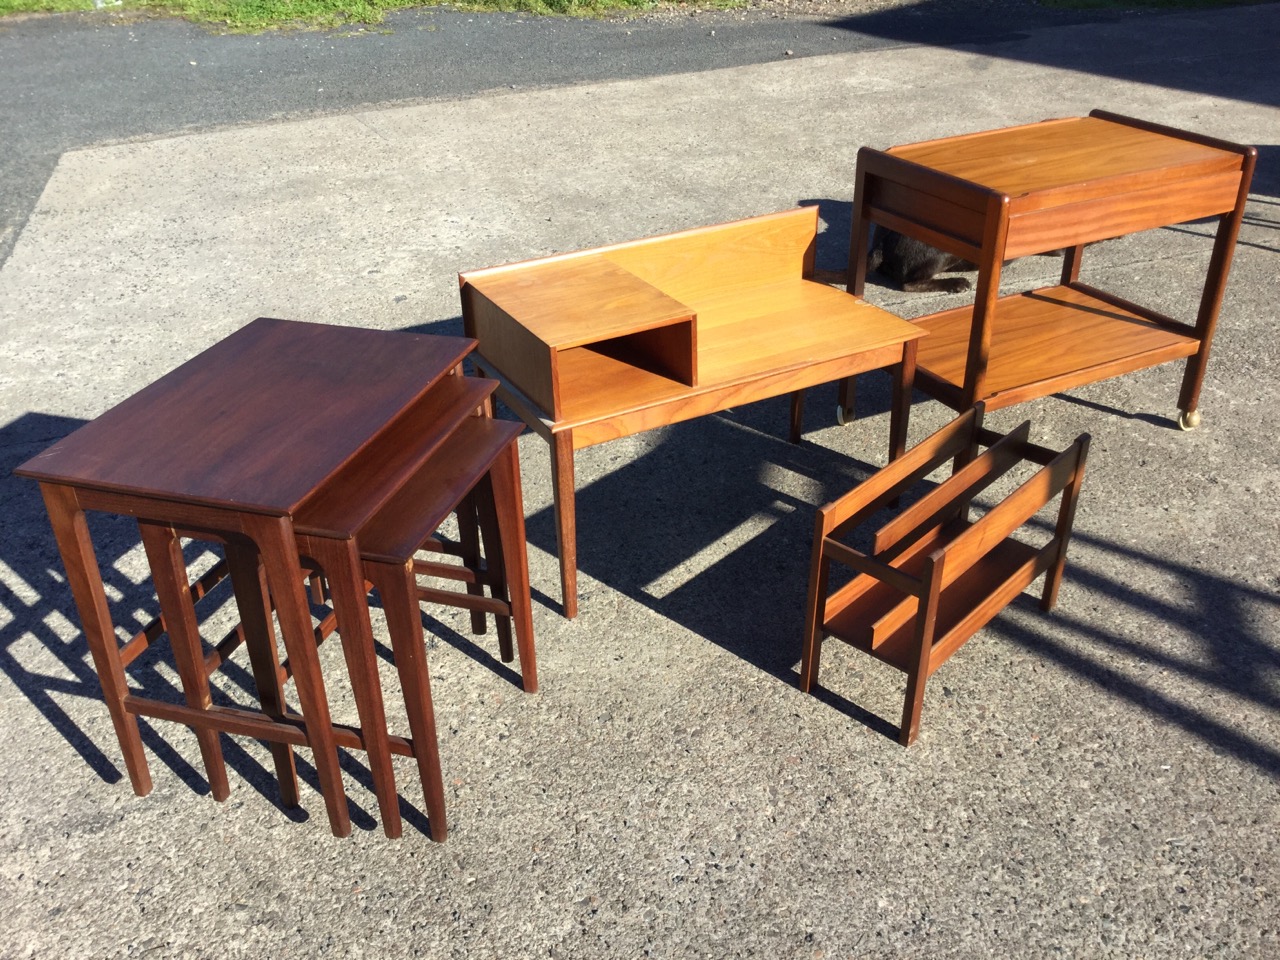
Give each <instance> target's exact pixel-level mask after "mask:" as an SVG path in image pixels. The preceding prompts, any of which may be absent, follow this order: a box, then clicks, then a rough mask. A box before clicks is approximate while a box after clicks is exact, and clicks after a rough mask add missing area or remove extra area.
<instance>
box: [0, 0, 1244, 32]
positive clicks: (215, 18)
mask: <svg viewBox="0 0 1280 960" xmlns="http://www.w3.org/2000/svg"><path fill="white" fill-rule="evenodd" d="M100 2H103V3H104V9H107V10H110V11H114V12H118V13H138V14H144V15H145V14H155V15H161V16H166V15H167V16H175V17H185V18H186V19H188V20H192V21H194V22H196V23H203V24H208V25H210V26H214V27H217V28H220V29H223V30H230V31H255V30H270V29H275V28H280V27H295V28H296V27H313V28H314V27H337V26H343V25H348V24H350V25H356V24H376V23H381V22H382V18H383V16H384V15H385V14H386V12H387V11H388V10H401V9H404V8H405V7H414V6H421V5H422V0H418V2H417V3H415V2H413V0H123V3H121V4H118V5H115V4H111V5H106V4H110V2H111V0H100ZM741 2H742V0H692V2H691V3H690V5H691V6H693V5H695V4H696V5H698V6H703V7H719V8H724V7H733V6H738V5H740V4H741ZM1040 2H1041V3H1043V4H1045V5H1046V6H1054V7H1071V8H1075V9H1088V10H1099V9H1113V10H1114V9H1119V10H1132V9H1134V8H1138V7H1142V8H1166V9H1173V8H1185V7H1231V6H1241V5H1243V4H1249V3H1263V2H1268V0H1040ZM655 3H656V0H455V2H453V3H452V5H453V6H455V7H459V8H461V9H464V10H502V11H508V12H524V13H539V14H561V15H567V16H597V15H599V14H602V13H608V12H610V11H626V10H637V9H644V8H646V7H652V6H654V5H655ZM93 9H95V5H94V0H0V17H3V16H5V15H6V14H14V13H67V12H72V11H80V10H93Z"/></svg>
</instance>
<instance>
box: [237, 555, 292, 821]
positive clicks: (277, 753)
mask: <svg viewBox="0 0 1280 960" xmlns="http://www.w3.org/2000/svg"><path fill="white" fill-rule="evenodd" d="M227 566H228V567H229V568H230V571H231V585H232V591H233V592H234V593H235V598H236V609H238V610H239V611H240V623H241V625H242V626H243V628H244V645H245V648H246V649H247V650H248V651H249V663H250V665H251V667H252V669H253V681H254V685H255V686H256V687H257V689H258V702H259V703H261V704H262V711H263V713H265V714H266V715H267V716H269V717H272V718H273V719H277V720H278V719H280V718H282V717H284V715H285V699H284V685H283V684H282V683H281V679H280V655H279V650H278V649H277V647H276V634H275V627H274V626H273V625H272V621H271V600H270V598H269V597H268V595H267V587H266V584H265V583H263V572H262V565H261V564H260V563H259V562H258V552H257V550H255V549H254V548H253V545H252V544H250V543H247V542H243V543H241V542H236V541H233V540H228V542H227ZM270 749H271V758H272V760H273V761H274V762H275V768H276V781H277V782H278V783H279V785H280V802H281V803H283V804H284V805H285V806H286V807H296V806H298V804H299V803H300V802H301V798H300V797H299V795H298V771H297V767H296V766H295V763H294V759H293V748H292V747H290V746H289V745H288V744H287V743H272V744H270Z"/></svg>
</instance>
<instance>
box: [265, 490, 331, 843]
mask: <svg viewBox="0 0 1280 960" xmlns="http://www.w3.org/2000/svg"><path fill="white" fill-rule="evenodd" d="M243 530H244V533H245V536H247V537H249V539H251V540H253V542H254V543H256V544H257V545H258V552H259V555H260V556H261V557H262V562H263V566H264V567H265V569H266V577H267V585H268V588H269V589H270V591H271V596H272V598H273V599H274V600H275V603H276V617H277V618H278V619H279V621H280V632H281V634H282V635H283V638H284V647H285V652H286V653H287V654H288V656H289V663H290V664H291V665H292V666H293V679H294V683H295V685H296V686H297V689H298V700H299V702H300V703H301V705H302V714H303V716H304V717H305V718H306V719H305V721H304V724H305V729H306V733H307V744H308V746H310V747H311V752H312V759H313V760H314V762H315V765H316V775H317V776H318V777H319V779H320V793H321V795H322V796H323V797H324V804H325V809H326V811H327V812H328V814H329V826H330V828H331V829H332V830H333V833H334V836H338V837H345V836H348V835H349V834H350V833H351V817H350V814H349V812H348V810H347V795H346V791H345V790H344V789H343V785H342V771H341V769H339V767H338V746H337V743H336V741H335V740H334V735H333V719H332V717H331V715H330V713H329V700H328V697H327V696H326V695H325V690H324V678H323V677H322V676H321V674H320V660H319V656H318V654H317V652H316V641H315V631H314V629H313V628H312V625H311V612H310V607H309V606H308V604H307V595H306V589H305V587H304V585H303V583H302V563H301V560H300V559H299V558H298V547H297V544H296V543H295V541H294V535H293V526H292V524H291V523H290V522H289V520H288V518H286V517H269V516H261V515H258V514H245V515H244V516H243Z"/></svg>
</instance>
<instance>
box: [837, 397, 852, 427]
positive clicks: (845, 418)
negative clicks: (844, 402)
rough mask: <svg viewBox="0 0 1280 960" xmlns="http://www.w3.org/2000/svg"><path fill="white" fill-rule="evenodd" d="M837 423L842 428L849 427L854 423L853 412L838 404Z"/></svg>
mask: <svg viewBox="0 0 1280 960" xmlns="http://www.w3.org/2000/svg"><path fill="white" fill-rule="evenodd" d="M836 423H838V424H840V426H842V427H847V426H848V425H849V424H851V423H853V411H852V410H850V409H848V408H847V407H842V406H840V404H838V403H837V404H836Z"/></svg>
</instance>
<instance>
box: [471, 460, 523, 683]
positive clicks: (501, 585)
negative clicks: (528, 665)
mask: <svg viewBox="0 0 1280 960" xmlns="http://www.w3.org/2000/svg"><path fill="white" fill-rule="evenodd" d="M464 504H469V505H470V507H469V509H468V517H469V518H470V520H471V522H472V523H473V524H475V523H478V524H479V530H480V533H481V535H482V536H483V538H484V576H483V578H477V581H476V582H477V583H479V582H481V580H483V581H484V582H487V583H488V584H489V590H490V592H491V593H492V594H493V596H494V598H495V599H497V600H501V601H502V602H503V603H505V604H507V609H508V610H509V611H510V610H511V598H510V596H509V594H508V590H507V569H506V557H505V556H504V550H503V548H504V547H505V546H506V544H505V542H504V540H503V528H502V527H501V526H499V523H498V508H497V505H496V504H495V503H494V492H493V478H492V476H491V475H490V474H485V475H484V476H483V477H481V478H480V480H479V482H478V483H477V484H476V486H475V487H474V488H472V490H471V492H470V493H468V494H467V496H466V497H465V498H464V499H463V501H462V503H461V504H459V505H458V509H459V510H461V509H462V507H463V505H464ZM459 519H461V514H459ZM477 557H478V555H477ZM468 566H471V567H472V568H473V569H476V570H478V569H479V568H478V566H477V565H476V564H468ZM477 612H479V613H480V615H481V616H482V617H483V615H484V611H477ZM473 616H474V614H473ZM513 619H514V616H503V615H497V616H495V617H494V620H495V621H496V623H497V631H496V632H497V634H498V655H499V657H501V659H502V662H503V663H510V662H511V661H512V660H514V659H515V658H516V653H515V648H514V647H513V646H512V644H511V628H512V620H513ZM478 632H480V633H483V632H484V631H478Z"/></svg>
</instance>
